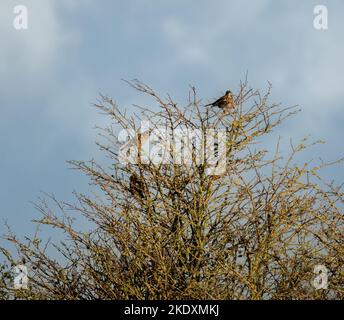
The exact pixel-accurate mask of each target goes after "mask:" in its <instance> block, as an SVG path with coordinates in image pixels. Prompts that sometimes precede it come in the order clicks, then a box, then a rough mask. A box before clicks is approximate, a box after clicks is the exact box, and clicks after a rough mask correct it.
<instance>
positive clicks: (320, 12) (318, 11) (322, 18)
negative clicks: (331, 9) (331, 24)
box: [313, 4, 328, 30]
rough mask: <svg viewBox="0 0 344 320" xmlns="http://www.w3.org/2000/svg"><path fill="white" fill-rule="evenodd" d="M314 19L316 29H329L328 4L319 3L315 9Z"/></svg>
mask: <svg viewBox="0 0 344 320" xmlns="http://www.w3.org/2000/svg"><path fill="white" fill-rule="evenodd" d="M313 13H314V15H315V16H314V19H313V27H314V29H316V30H327V29H328V9H327V7H326V6H324V5H322V4H319V5H317V6H315V7H314V9H313Z"/></svg>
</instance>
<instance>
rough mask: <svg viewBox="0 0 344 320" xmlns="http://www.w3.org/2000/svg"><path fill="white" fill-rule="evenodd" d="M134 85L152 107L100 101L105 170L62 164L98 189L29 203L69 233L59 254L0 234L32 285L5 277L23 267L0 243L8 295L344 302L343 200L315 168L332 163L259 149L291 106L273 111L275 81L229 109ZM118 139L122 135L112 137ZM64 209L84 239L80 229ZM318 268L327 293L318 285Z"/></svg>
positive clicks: (245, 91) (294, 151) (46, 221)
mask: <svg viewBox="0 0 344 320" xmlns="http://www.w3.org/2000/svg"><path fill="white" fill-rule="evenodd" d="M128 83H129V85H130V86H132V87H133V88H134V89H136V90H138V91H139V92H140V93H143V94H146V95H149V96H151V97H152V99H153V101H154V103H157V104H158V106H160V110H159V111H158V112H154V111H152V109H151V108H144V107H139V106H136V111H135V113H133V114H132V115H131V116H127V115H126V113H125V112H123V111H121V109H120V107H119V106H118V105H117V104H116V102H115V101H113V100H112V99H111V98H108V97H105V96H101V100H100V101H99V103H97V104H95V106H96V107H97V108H98V109H99V110H101V111H102V112H104V113H105V114H106V115H108V116H109V117H110V118H111V120H112V121H111V126H110V127H107V128H103V129H101V130H102V131H101V132H102V136H103V137H104V138H105V140H104V141H105V142H103V143H98V145H99V147H100V149H101V150H102V151H103V152H104V153H105V154H106V156H107V157H108V158H109V159H110V161H111V165H110V166H109V167H105V166H104V165H100V164H98V163H97V162H96V161H94V160H92V161H89V162H84V161H70V162H69V163H70V164H71V165H72V166H73V168H76V169H78V170H80V171H82V172H83V173H84V174H86V175H87V176H88V177H89V178H90V180H91V182H92V184H93V185H94V187H95V188H94V189H95V192H94V193H93V195H85V194H80V193H76V194H75V197H76V200H77V201H76V203H75V204H74V203H69V204H66V203H63V202H59V201H58V200H56V199H55V198H54V197H53V196H50V197H47V198H45V199H43V200H42V201H41V202H40V203H38V204H37V209H38V210H39V211H40V212H41V213H42V219H40V220H38V221H35V222H36V223H37V224H38V226H39V227H41V226H42V225H44V226H48V227H53V228H57V229H59V230H61V231H62V232H64V233H65V235H66V241H64V242H61V243H58V244H55V245H54V247H55V248H56V249H57V251H58V253H59V254H60V257H59V258H57V257H56V256H54V257H53V256H51V254H50V255H49V254H48V253H47V250H46V249H47V246H48V243H44V242H43V241H42V239H41V238H40V236H39V233H37V234H36V235H35V236H34V237H31V238H29V239H28V240H27V241H24V242H23V241H20V240H19V239H18V238H17V237H16V235H14V234H12V233H11V232H9V233H8V235H6V239H7V240H8V241H10V242H11V243H13V244H14V245H15V246H16V248H17V251H18V254H19V258H20V259H24V260H25V265H26V266H27V267H28V269H29V288H28V290H16V291H14V290H13V289H12V283H11V281H10V278H11V277H10V276H9V273H8V269H9V267H10V266H13V265H16V264H17V263H18V261H17V260H16V259H15V258H14V257H13V255H11V254H10V253H9V252H8V251H6V250H5V249H2V252H3V253H4V254H5V256H6V261H7V262H6V263H5V265H4V266H3V269H2V271H1V274H2V280H1V282H0V294H2V296H3V297H5V298H6V297H7V298H11V297H13V296H15V297H20V298H26V299H38V298H40V299H99V298H100V299H333V298H343V297H344V286H343V285H344V269H343V259H344V245H343V244H344V243H343V242H344V239H343V219H344V218H343V213H342V211H341V205H342V203H343V192H342V191H341V188H340V187H337V186H335V185H334V184H332V183H326V182H325V181H324V180H323V179H322V178H321V176H320V173H319V171H320V170H321V169H322V168H324V167H326V166H328V165H332V164H335V163H338V162H339V161H338V162H334V163H329V164H328V163H323V162H322V163H320V164H312V163H311V162H306V163H303V164H300V163H299V162H298V161H296V156H297V155H298V154H299V153H300V152H302V151H303V150H305V149H306V148H308V147H310V146H311V145H313V144H314V143H308V141H307V140H306V139H304V140H302V141H301V142H300V143H299V144H298V145H296V146H294V145H293V144H291V154H290V156H288V157H287V158H283V157H282V156H281V154H280V151H279V145H277V147H276V151H275V152H274V153H273V154H271V152H268V151H267V150H264V149H261V148H259V144H258V142H259V141H261V139H262V138H264V137H266V136H267V135H268V134H270V133H271V132H273V129H274V128H275V127H276V126H278V125H279V124H280V123H281V122H282V121H283V120H284V119H285V118H287V117H288V116H290V115H292V114H294V113H296V112H297V111H298V110H297V109H296V108H295V107H292V108H283V107H282V106H281V105H279V104H271V103H270V102H269V95H270V89H271V86H270V85H269V88H268V90H267V91H266V93H264V94H262V93H260V91H258V90H253V89H251V88H250V87H249V86H248V83H247V80H245V81H244V82H241V83H240V86H239V89H238V91H237V94H236V95H234V103H235V107H234V108H231V109H230V110H222V109H219V108H216V107H212V106H207V107H204V103H203V104H202V103H201V100H199V99H198V97H197V94H196V90H195V88H193V87H191V89H190V93H189V99H188V103H187V105H186V106H184V107H181V106H179V105H178V104H177V103H176V102H175V101H173V100H172V98H171V97H170V96H167V97H165V98H164V97H161V96H159V95H158V94H157V93H156V92H155V91H154V90H153V89H152V88H150V87H149V86H147V85H145V84H143V83H141V82H139V81H136V80H135V81H132V82H128ZM142 120H144V121H148V120H149V123H150V126H149V127H148V128H144V126H145V125H143V124H141V121H142ZM123 130H124V131H123ZM126 135H129V136H130V138H129V140H128V141H127V142H125V143H123V141H122V142H120V141H119V139H118V137H122V138H123V136H124V137H125V136H126ZM148 142H149V143H150V147H151V149H150V150H153V151H154V152H152V154H153V155H152V154H147V149H146V147H145V146H146V144H147V143H148ZM223 159H224V160H225V162H223ZM48 200H51V201H53V203H54V204H55V205H54V206H52V205H51V204H50V203H49V201H48ZM71 212H74V213H76V214H78V219H79V220H80V218H82V219H84V220H85V221H88V223H90V224H91V226H92V227H91V231H85V230H84V229H85V228H80V227H79V228H77V227H76V226H75V224H74V222H73V221H74V218H73V216H72V213H71ZM79 225H80V223H79ZM80 229H81V230H80ZM319 265H320V266H322V268H323V269H324V268H325V269H326V271H327V276H328V289H318V290H317V289H316V286H315V284H316V282H317V281H318V280H317V279H318V278H319V277H320V276H321V275H318V278H316V276H317V275H316V274H315V273H314V268H315V267H316V266H319ZM319 284H321V282H319Z"/></svg>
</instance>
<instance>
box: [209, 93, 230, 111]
mask: <svg viewBox="0 0 344 320" xmlns="http://www.w3.org/2000/svg"><path fill="white" fill-rule="evenodd" d="M210 106H211V107H219V108H220V109H227V110H228V109H231V108H234V99H233V94H232V92H231V91H230V90H227V91H226V93H225V95H224V96H222V97H221V98H219V99H217V100H216V101H214V102H212V103H209V104H207V105H205V107H210Z"/></svg>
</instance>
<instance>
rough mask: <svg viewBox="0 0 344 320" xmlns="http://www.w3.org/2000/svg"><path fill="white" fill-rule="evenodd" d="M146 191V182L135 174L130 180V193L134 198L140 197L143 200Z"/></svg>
mask: <svg viewBox="0 0 344 320" xmlns="http://www.w3.org/2000/svg"><path fill="white" fill-rule="evenodd" d="M144 190H145V184H144V182H143V181H142V179H141V178H140V177H139V176H138V175H137V174H136V173H133V174H132V175H131V176H130V179H129V191H130V193H131V194H132V195H133V196H134V197H137V196H138V197H140V198H141V199H143V198H144V197H145V194H144Z"/></svg>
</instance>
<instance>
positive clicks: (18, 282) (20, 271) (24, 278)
mask: <svg viewBox="0 0 344 320" xmlns="http://www.w3.org/2000/svg"><path fill="white" fill-rule="evenodd" d="M13 273H14V279H13V287H14V289H16V290H26V289H27V288H28V283H29V274H28V270H27V267H26V266H25V265H23V264H19V265H17V266H15V267H14V268H13Z"/></svg>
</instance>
